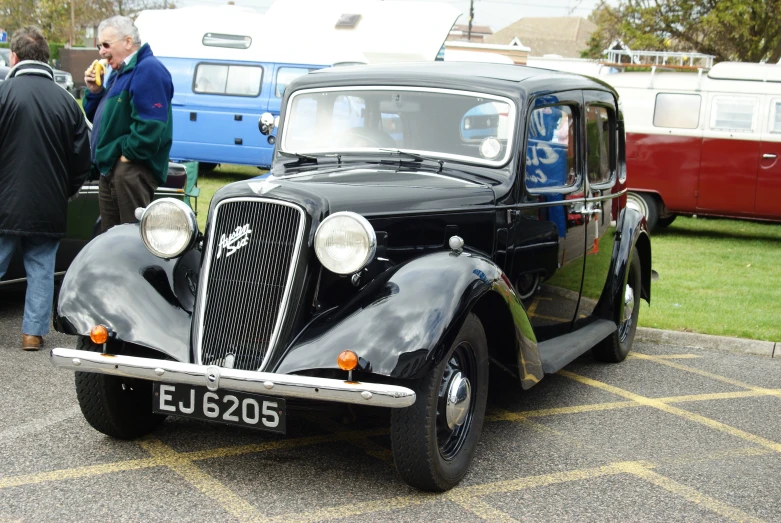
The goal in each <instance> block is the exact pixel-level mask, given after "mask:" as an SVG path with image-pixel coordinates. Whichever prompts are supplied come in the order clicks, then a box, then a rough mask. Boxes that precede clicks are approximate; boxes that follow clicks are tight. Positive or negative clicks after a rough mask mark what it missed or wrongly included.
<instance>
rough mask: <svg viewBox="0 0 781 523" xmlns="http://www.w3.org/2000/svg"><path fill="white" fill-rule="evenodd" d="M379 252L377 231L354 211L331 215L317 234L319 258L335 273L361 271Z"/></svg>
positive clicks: (316, 246)
mask: <svg viewBox="0 0 781 523" xmlns="http://www.w3.org/2000/svg"><path fill="white" fill-rule="evenodd" d="M376 249H377V236H376V235H375V234H374V228H373V227H372V226H371V224H370V223H369V222H368V221H366V219H365V218H364V217H363V216H361V215H360V214H356V213H354V212H337V213H334V214H332V215H331V216H329V217H328V218H326V219H325V220H323V223H321V224H320V227H318V228H317V232H316V233H315V253H316V254H317V259H318V260H320V263H322V264H323V266H324V267H325V268H326V269H328V270H329V271H331V272H335V273H336V274H352V273H354V272H358V271H360V270H361V269H363V268H364V267H366V265H367V264H368V263H369V262H370V261H372V259H373V258H374V253H375V251H376Z"/></svg>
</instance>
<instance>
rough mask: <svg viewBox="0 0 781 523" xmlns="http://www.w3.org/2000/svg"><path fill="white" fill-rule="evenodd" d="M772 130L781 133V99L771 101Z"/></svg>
mask: <svg viewBox="0 0 781 523" xmlns="http://www.w3.org/2000/svg"><path fill="white" fill-rule="evenodd" d="M770 132H771V133H781V100H773V101H772V102H770Z"/></svg>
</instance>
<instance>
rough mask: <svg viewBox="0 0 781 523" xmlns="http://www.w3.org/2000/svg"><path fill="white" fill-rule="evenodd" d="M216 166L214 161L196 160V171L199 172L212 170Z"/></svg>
mask: <svg viewBox="0 0 781 523" xmlns="http://www.w3.org/2000/svg"><path fill="white" fill-rule="evenodd" d="M216 168H217V164H216V163H211V162H198V172H199V173H208V172H211V171H213V170H214V169H216Z"/></svg>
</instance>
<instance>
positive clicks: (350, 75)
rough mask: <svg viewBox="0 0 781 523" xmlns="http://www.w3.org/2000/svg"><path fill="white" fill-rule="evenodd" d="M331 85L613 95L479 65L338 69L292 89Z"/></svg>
mask: <svg viewBox="0 0 781 523" xmlns="http://www.w3.org/2000/svg"><path fill="white" fill-rule="evenodd" d="M314 84H316V85H317V86H318V87H322V86H324V84H333V85H377V84H386V85H414V86H423V85H425V86H429V85H430V86H438V87H454V88H465V87H468V86H470V85H475V84H478V85H480V86H481V87H483V88H489V89H490V88H492V87H493V88H495V89H497V90H501V91H506V90H508V89H513V90H515V91H517V90H518V89H519V88H520V90H521V91H523V92H525V93H526V94H537V93H539V92H555V91H563V90H569V89H599V90H606V91H610V92H613V88H612V87H610V86H609V85H608V84H606V83H604V82H602V81H601V80H598V79H595V78H591V77H587V76H582V75H578V74H572V73H565V72H561V71H552V70H548V69H538V68H534V67H526V66H521V65H508V64H496V63H479V62H409V63H398V64H379V65H357V66H339V67H331V68H327V69H320V70H318V71H314V72H313V73H312V74H309V75H305V76H302V77H299V78H297V79H296V88H297V89H300V88H309V87H314V86H315V85H314Z"/></svg>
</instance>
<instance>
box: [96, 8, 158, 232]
mask: <svg viewBox="0 0 781 523" xmlns="http://www.w3.org/2000/svg"><path fill="white" fill-rule="evenodd" d="M98 42H100V43H99V44H98V52H99V53H100V56H101V60H96V61H95V62H93V64H92V65H91V66H90V68H89V69H87V70H86V71H85V72H84V82H85V83H86V84H87V88H88V89H89V92H88V93H87V94H86V96H85V97H84V102H83V105H84V112H85V113H86V114H87V118H89V119H90V120H91V121H92V125H93V127H92V137H91V140H90V146H91V152H92V170H93V175H94V176H100V190H99V202H100V218H101V222H102V230H103V231H105V230H107V229H109V228H110V227H113V226H114V225H117V224H120V223H132V222H135V221H137V220H136V218H135V210H136V208H137V207H146V206H147V205H149V202H151V201H152V196H153V195H154V191H155V189H156V188H157V187H158V186H159V185H160V184H162V183H164V182H165V179H166V176H167V175H168V154H169V153H170V151H171V143H172V137H173V120H172V113H171V99H172V98H173V95H174V86H173V82H172V81H171V74H170V73H169V72H168V70H167V69H166V68H165V66H164V65H163V64H162V63H161V62H160V61H159V60H158V59H157V58H155V56H154V55H153V54H152V49H151V48H150V47H149V44H144V45H141V37H140V36H139V33H138V28H137V27H136V26H135V24H134V23H133V20H131V19H130V18H128V17H125V16H114V17H111V18H108V19H106V20H104V21H102V22H101V23H100V25H99V26H98ZM108 67H110V68H111V69H112V73H111V75H110V77H109V78H108V80H106V81H105V82H104V79H105V76H104V74H105V70H106V69H107V68H108Z"/></svg>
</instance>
